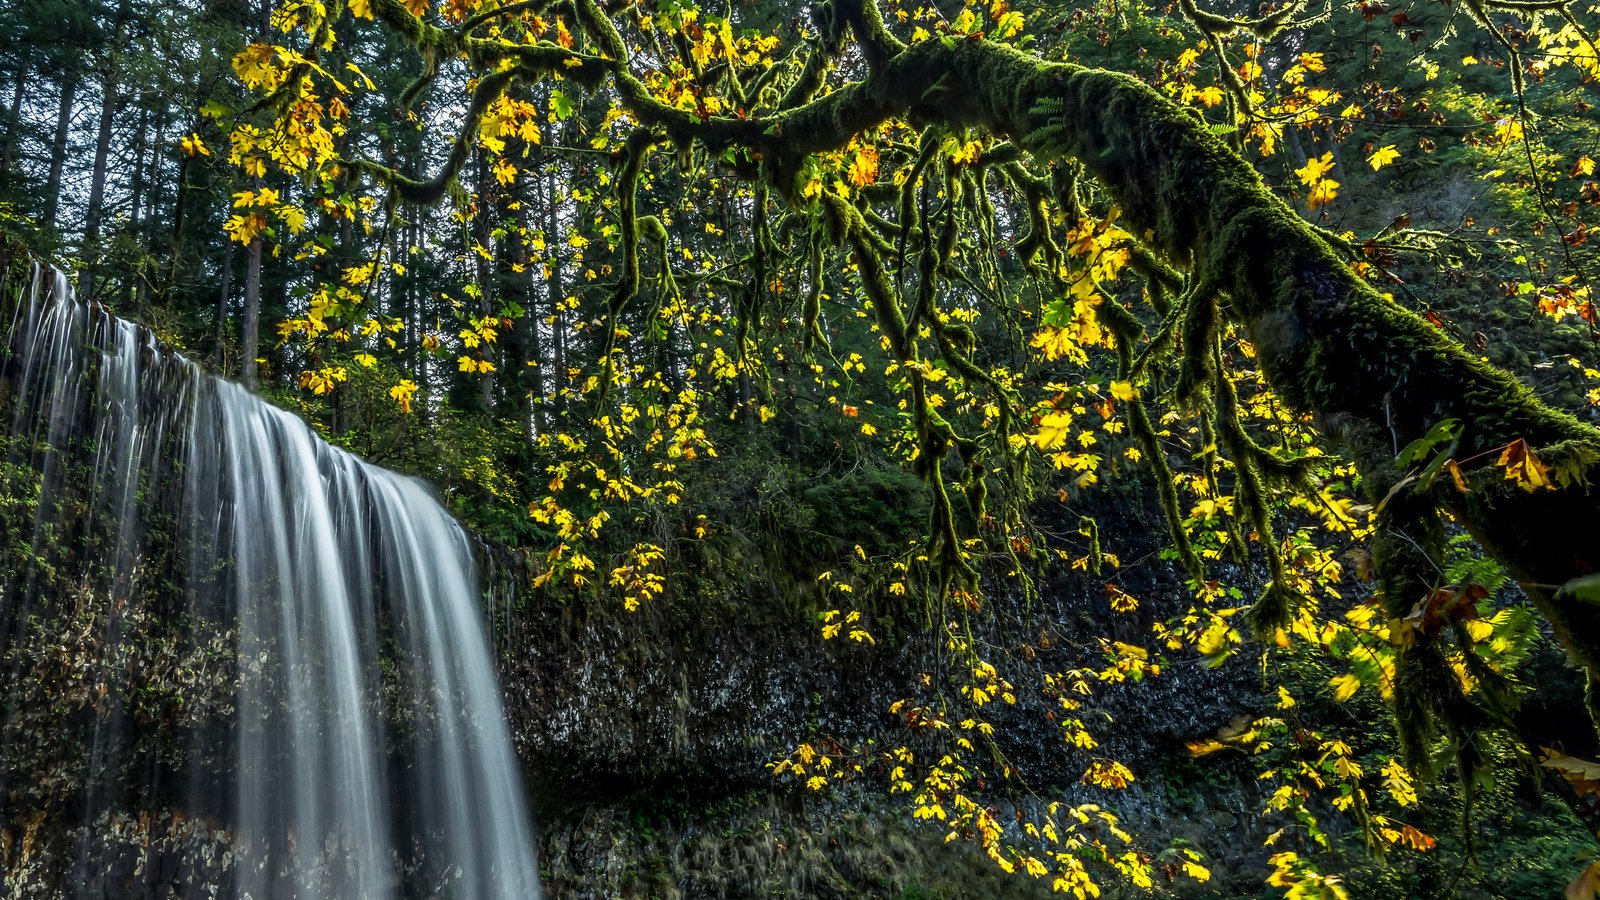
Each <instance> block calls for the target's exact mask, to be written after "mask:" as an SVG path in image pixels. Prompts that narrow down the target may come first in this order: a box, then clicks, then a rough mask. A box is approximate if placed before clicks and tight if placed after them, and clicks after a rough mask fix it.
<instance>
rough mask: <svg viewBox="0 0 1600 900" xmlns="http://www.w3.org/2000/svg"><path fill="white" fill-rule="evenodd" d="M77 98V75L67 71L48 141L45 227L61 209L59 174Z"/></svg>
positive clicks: (61, 169)
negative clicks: (48, 166) (54, 123)
mask: <svg viewBox="0 0 1600 900" xmlns="http://www.w3.org/2000/svg"><path fill="white" fill-rule="evenodd" d="M77 99H78V76H77V75H76V74H75V73H72V72H68V73H67V75H66V80H64V81H62V82H61V100H60V103H59V105H58V106H57V107H56V133H55V139H54V140H52V141H51V143H50V177H49V179H48V180H47V181H46V182H45V186H44V215H43V216H42V217H41V221H42V222H43V224H44V226H45V227H46V228H54V227H55V224H56V214H57V213H59V212H60V211H61V174H62V172H63V171H64V170H65V169H66V165H67V138H68V137H69V136H70V135H71V134H72V105H73V103H74V102H76V100H77Z"/></svg>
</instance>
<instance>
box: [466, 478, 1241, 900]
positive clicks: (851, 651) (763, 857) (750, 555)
mask: <svg viewBox="0 0 1600 900" xmlns="http://www.w3.org/2000/svg"><path fill="white" fill-rule="evenodd" d="M1103 502H1104V503H1105V504H1106V507H1107V508H1106V510H1105V512H1106V513H1107V515H1106V516H1104V517H1102V518H1101V519H1100V521H1101V522H1102V523H1103V524H1102V526H1101V527H1102V530H1103V531H1105V532H1107V534H1106V535H1105V538H1104V539H1105V540H1106V541H1107V542H1108V543H1107V546H1108V547H1109V546H1113V544H1111V543H1110V542H1112V541H1116V542H1117V543H1116V544H1115V545H1114V546H1116V548H1117V550H1118V552H1120V553H1123V554H1124V558H1128V559H1138V558H1146V557H1148V558H1150V559H1152V560H1153V559H1154V556H1153V552H1154V551H1155V550H1157V549H1158V545H1157V544H1156V543H1155V541H1156V540H1157V538H1153V537H1152V536H1153V535H1160V534H1161V533H1162V527H1161V525H1160V522H1159V520H1158V519H1157V518H1156V516H1157V515H1158V513H1157V512H1156V511H1155V510H1154V509H1152V508H1151V507H1150V505H1149V504H1148V503H1146V502H1144V501H1143V500H1142V499H1141V498H1139V497H1137V496H1135V497H1132V498H1121V499H1118V498H1112V497H1109V496H1108V497H1106V498H1105V499H1104V501H1103ZM1119 508H1120V510H1121V512H1120V514H1119V521H1118V524H1116V525H1115V526H1111V525H1108V524H1104V523H1107V522H1109V521H1111V520H1112V518H1113V516H1111V515H1110V513H1111V512H1112V510H1114V509H1119ZM723 551H726V552H723ZM709 554H710V555H709V556H706V557H704V558H702V559H700V560H697V561H695V562H694V563H693V565H694V566H695V567H694V568H692V569H690V570H689V573H688V574H685V575H682V576H680V577H678V578H677V579H676V581H675V583H674V585H673V586H672V588H671V589H669V592H668V595H667V596H665V597H663V598H661V599H660V600H658V601H652V602H651V603H648V604H646V605H645V606H643V607H642V608H640V609H639V610H638V611H636V612H632V613H629V612H626V611H624V610H623V609H622V607H621V605H620V604H619V603H616V602H615V601H611V600H607V599H595V598H574V599H570V600H568V601H567V602H565V603H556V602H553V601H551V600H549V599H547V598H535V597H532V596H529V597H527V598H524V600H523V601H522V603H521V604H520V605H513V608H512V609H510V610H509V611H503V612H502V613H501V615H500V621H501V625H500V627H499V629H498V631H497V636H496V640H497V644H498V647H499V649H500V651H501V653H502V661H501V666H502V669H501V671H502V684H503V689H504V692H505V696H506V702H507V710H508V715H509V717H510V719H511V723H512V733H513V737H514V740H515V742H516V744H517V747H518V750H519V752H520V753H521V754H522V757H523V759H524V761H525V764H526V766H527V770H526V771H527V777H528V781H529V784H530V786H531V789H532V792H533V796H534V804H535V809H536V818H537V819H538V823H539V829H540V834H541V844H542V846H541V857H540V861H541V868H542V870H543V872H544V874H545V878H546V883H547V886H549V887H550V889H551V891H552V893H553V894H555V895H558V896H582V897H602V896H614V895H618V894H623V895H637V896H716V897H722V896H729V897H743V896H751V897H754V896H766V895H770V894H773V893H777V894H786V895H792V896H801V895H816V896H840V897H844V896H892V897H899V896H902V895H905V896H920V895H919V894H918V893H917V892H918V891H919V890H920V891H927V892H929V894H928V895H929V896H1034V895H1040V894H1047V893H1049V885H1048V884H1047V883H1036V882H1032V881H1031V880H1028V879H1016V878H1010V879H1004V878H1001V877H999V873H998V872H997V871H996V870H994V869H993V866H992V864H990V863H989V862H988V861H987V860H984V859H982V858H981V856H980V855H979V854H977V853H976V852H975V851H974V849H973V848H972V847H971V846H969V845H968V844H966V843H965V842H959V841H958V842H954V843H952V844H949V845H945V844H944V843H943V838H944V833H945V832H944V830H943V829H939V828H936V827H929V826H924V825H923V824H922V823H915V822H913V820H912V819H911V817H910V815H909V808H908V807H906V805H905V801H904V799H903V797H902V798H898V799H892V798H890V797H888V796H887V795H886V794H885V793H884V788H885V786H886V782H885V781H884V780H883V777H882V774H881V773H870V772H869V773H868V774H867V775H865V776H863V777H861V778H860V779H859V780H858V781H857V782H856V783H855V784H854V785H852V787H851V788H850V789H849V790H847V791H845V792H843V793H842V794H836V793H831V792H830V793H829V794H828V795H826V796H824V795H820V794H815V793H811V792H808V791H805V790H804V789H799V790H795V789H792V787H785V786H782V785H779V783H778V782H777V781H776V780H775V779H774V778H773V777H772V775H771V774H770V772H769V771H768V769H767V764H768V763H769V762H771V761H773V760H776V759H778V758H781V757H783V756H784V755H786V754H787V753H788V752H789V751H790V750H791V749H793V748H794V747H795V746H796V745H798V744H799V743H800V742H802V741H817V740H819V739H833V740H837V741H838V742H839V743H841V744H844V745H860V744H863V743H865V742H866V741H868V740H876V741H877V742H878V744H879V745H883V744H885V743H886V742H889V743H893V742H896V741H899V740H904V739H905V735H904V731H903V730H902V728H901V726H900V725H899V724H898V720H897V719H896V717H894V716H891V715H889V714H888V709H889V707H890V705H891V704H892V703H893V702H894V701H895V700H896V699H899V698H903V697H910V696H913V695H915V694H916V691H917V685H918V682H919V680H920V676H921V674H922V673H924V672H930V671H934V668H933V667H935V666H937V665H938V655H937V653H936V652H935V647H934V646H933V644H932V642H931V641H930V640H929V637H928V633H927V630H926V629H924V628H922V627H921V626H920V624H919V623H918V622H917V619H918V618H919V615H920V614H919V613H918V612H917V611H915V610H912V609H907V608H904V607H903V606H902V607H899V608H896V607H895V606H894V605H892V604H891V603H889V602H888V601H891V600H894V598H883V599H882V600H879V601H877V602H876V603H875V604H874V607H873V609H872V610H871V612H872V616H873V620H874V622H875V623H877V628H878V629H879V630H880V632H881V633H879V634H878V639H879V644H878V645H877V646H876V647H864V646H861V645H856V644H849V643H847V642H844V641H824V640H822V638H821V636H820V634H819V624H818V621H817V613H818V611H819V608H820V607H819V603H820V601H819V599H818V597H819V594H818V592H817V590H816V588H815V586H814V584H812V583H811V581H812V579H813V578H814V577H815V576H814V574H813V573H795V572H792V571H790V570H791V569H792V568H793V566H794V563H793V558H794V554H792V553H786V552H785V548H784V547H783V546H781V545H773V546H769V547H757V548H751V547H748V546H743V547H741V546H737V545H735V546H728V547H720V546H717V545H715V544H713V545H712V547H711V548H710V549H709ZM507 572H508V574H509V569H508V570H507ZM1123 583H1124V586H1125V587H1127V589H1128V590H1130V591H1131V592H1134V593H1136V594H1137V595H1138V596H1140V597H1142V598H1147V599H1146V602H1145V603H1143V604H1142V605H1141V608H1140V610H1139V612H1138V613H1137V614H1134V615H1127V614H1119V613H1114V612H1112V611H1111V609H1110V608H1109V605H1108V602H1107V599H1106V595H1105V591H1104V589H1103V588H1102V586H1101V582H1100V580H1099V579H1096V578H1092V577H1089V576H1088V575H1086V574H1084V573H1075V572H1071V571H1068V570H1067V569H1066V567H1065V566H1061V567H1059V570H1058V571H1053V572H1052V573H1050V575H1049V577H1047V578H1046V579H1045V580H1043V581H1042V583H1041V585H1040V595H1039V597H1038V598H1036V599H1035V600H1034V602H1033V603H1032V604H1028V603H1026V602H1024V601H1023V600H1022V599H1021V598H1020V597H1019V596H1016V595H1015V594H1008V593H1006V592H1005V591H1003V590H997V591H996V592H995V593H996V594H997V595H998V596H999V597H1000V598H1001V599H1000V600H999V601H997V606H996V608H994V609H993V610H992V611H991V613H992V614H986V615H985V616H983V617H980V620H981V621H982V622H983V623H984V624H982V625H981V626H980V628H981V630H980V631H979V637H980V639H982V640H987V641H990V642H992V643H995V644H997V645H999V646H1005V647H1009V648H1018V647H1020V646H1022V645H1024V644H1027V645H1029V646H1030V647H1031V648H1032V651H1033V653H1034V663H1035V664H1036V665H1038V666H1039V667H1040V668H1041V670H1042V671H1064V670H1066V669H1070V668H1075V667H1079V666H1097V667H1098V666H1101V665H1103V664H1104V658H1103V654H1102V652H1101V649H1100V647H1099V645H1098V643H1097V641H1096V640H1095V637H1096V636H1101V635H1103V636H1106V637H1109V638H1112V639H1120V640H1126V641H1128V642H1130V643H1132V642H1138V643H1141V644H1149V634H1150V623H1151V621H1153V620H1154V619H1156V618H1162V617H1165V616H1167V615H1171V614H1173V613H1174V612H1177V611H1179V610H1178V609H1176V608H1175V607H1176V606H1177V604H1178V602H1179V600H1178V597H1177V592H1176V590H1175V589H1174V587H1175V586H1176V585H1178V584H1179V583H1180V582H1179V580H1178V579H1177V577H1176V576H1175V574H1174V573H1173V572H1172V571H1171V570H1170V569H1168V568H1167V566H1166V564H1165V563H1162V562H1159V561H1155V562H1148V563H1145V564H1142V565H1140V566H1138V567H1130V568H1129V570H1128V571H1126V572H1125V573H1124V578H1123ZM1258 693H1259V683H1258V682H1257V681H1256V676H1253V675H1252V673H1251V672H1250V671H1249V667H1248V665H1247V664H1246V665H1231V666H1225V667H1223V668H1221V669H1211V668H1206V667H1204V666H1203V665H1201V664H1200V663H1199V662H1198V661H1194V660H1191V661H1186V662H1179V663H1177V664H1176V665H1173V666H1172V667H1170V668H1169V669H1167V670H1166V671H1165V672H1164V673H1163V674H1162V675H1160V676H1159V677H1156V678H1153V679H1148V680H1145V681H1144V682H1142V683H1139V684H1131V683H1130V684H1125V685H1109V686H1105V687H1103V688H1102V689H1100V690H1099V691H1098V692H1097V694H1096V695H1095V696H1094V697H1093V698H1091V699H1089V700H1088V702H1087V705H1086V708H1085V710H1083V716H1082V717H1083V719H1084V720H1085V721H1086V722H1088V723H1089V724H1090V728H1091V729H1092V730H1093V732H1094V736H1095V738H1096V739H1097V740H1098V741H1099V742H1100V747H1099V748H1097V749H1096V750H1095V754H1096V755H1100V756H1108V757H1111V758H1115V759H1118V760H1121V761H1123V762H1126V763H1128V764H1129V765H1130V766H1131V767H1132V768H1133V770H1134V771H1135V774H1136V776H1137V777H1138V780H1137V781H1136V782H1135V783H1134V785H1133V786H1132V787H1130V788H1128V789H1126V790H1121V791H1105V790H1100V789H1096V788H1091V787H1085V786H1082V785H1081V784H1080V783H1079V781H1080V778H1081V776H1082V775H1083V772H1084V769H1085V768H1086V766H1087V765H1088V762H1089V760H1090V759H1091V757H1090V755H1089V754H1088V753H1086V752H1083V751H1075V750H1073V749H1072V748H1070V747H1068V746H1067V745H1066V744H1065V742H1064V741H1063V738H1062V735H1061V732H1060V729H1059V727H1058V726H1057V725H1056V724H1054V722H1053V721H1052V720H1051V719H1050V718H1049V716H1048V713H1049V710H1050V707H1051V703H1052V701H1049V700H1048V699H1047V698H1045V697H1043V696H1039V695H1027V694H1023V695H1021V696H1019V697H1018V703H1017V704H1016V705H1015V706H1013V707H1002V706H1000V705H997V706H996V707H991V708H992V709H994V712H993V714H992V721H993V723H994V725H995V727H996V736H997V738H998V739H999V742H1000V746H1001V748H1002V750H1003V752H1004V753H1005V754H1006V756H1007V758H1008V759H1010V760H1011V761H1012V763H1013V764H1014V765H1016V767H1017V768H1018V770H1019V771H1020V772H1022V773H1023V775H1024V777H1025V778H1026V779H1027V783H1028V784H1029V786H1030V787H1031V788H1032V789H1033V790H1034V791H1035V792H1037V794H1038V795H1039V796H1040V797H1043V798H1047V799H1059V800H1064V801H1070V802H1073V803H1081V802H1096V803H1100V804H1103V805H1104V806H1105V807H1106V808H1107V809H1110V810H1113V811H1115V812H1117V813H1118V814H1119V815H1121V816H1123V817H1124V818H1125V820H1126V821H1127V822H1128V823H1130V825H1131V827H1132V828H1133V830H1135V831H1140V830H1146V831H1148V832H1149V833H1150V838H1151V840H1150V844H1151V845H1158V846H1161V847H1164V846H1167V845H1169V844H1170V843H1171V842H1172V841H1173V840H1174V839H1178V840H1186V841H1188V842H1189V843H1190V845H1192V846H1196V847H1198V848H1201V849H1202V850H1204V851H1207V852H1208V853H1210V852H1212V851H1216V852H1220V851H1223V850H1225V849H1226V851H1227V852H1228V853H1229V854H1230V855H1232V856H1234V857H1239V856H1240V852H1239V849H1238V846H1237V842H1238V840H1239V838H1240V836H1241V832H1250V831H1255V830H1258V825H1257V822H1256V813H1257V812H1258V811H1259V809H1260V807H1261V802H1260V797H1259V793H1258V789H1257V788H1256V787H1255V786H1254V785H1252V784H1250V783H1249V776H1248V775H1247V774H1245V773H1243V772H1242V771H1241V772H1232V773H1231V774H1226V775H1220V776H1219V775H1218V773H1217V772H1212V773H1211V774H1210V776H1209V777H1211V778H1212V779H1213V780H1217V779H1219V778H1220V779H1221V780H1222V781H1224V782H1227V783H1226V784H1223V785H1214V786H1213V787H1211V788H1208V791H1210V792H1211V793H1212V794H1214V795H1213V796H1210V797H1208V798H1206V800H1205V803H1204V805H1203V807H1202V805H1201V804H1200V803H1199V799H1200V798H1199V792H1198V791H1195V790H1192V789H1188V790H1186V789H1185V788H1184V787H1183V785H1182V780H1183V778H1184V777H1186V776H1192V775H1195V774H1196V771H1190V772H1188V773H1185V772H1183V771H1182V770H1183V768H1184V766H1185V763H1184V761H1185V760H1186V759H1187V756H1188V754H1187V751H1186V750H1185V748H1184V746H1183V742H1184V741H1186V740H1194V739H1196V738H1199V737H1203V736H1206V735H1209V734H1212V733H1213V732H1215V731H1216V730H1217V729H1218V728H1220V727H1222V726H1223V725H1225V724H1226V723H1228V722H1229V721H1230V720H1233V719H1234V718H1236V717H1238V716H1239V715H1241V714H1243V713H1246V712H1257V710H1255V709H1253V708H1252V704H1253V703H1254V701H1255V699H1256V697H1257V696H1258ZM1229 769H1230V767H1229V766H1227V765H1226V764H1224V766H1223V767H1222V770H1221V771H1223V772H1228V771H1229ZM1228 779H1236V780H1234V781H1228ZM1219 787H1220V789H1218V788H1219ZM997 802H1003V801H997ZM1256 843H1259V841H1257V842H1256ZM1253 855H1255V856H1262V854H1253ZM1263 858H1264V857H1263ZM1254 861H1255V862H1256V863H1257V865H1258V866H1259V864H1260V862H1261V860H1260V859H1256V860H1254ZM1239 862H1240V863H1241V868H1242V869H1243V867H1244V865H1246V864H1247V862H1248V861H1246V860H1243V859H1240V860H1239ZM1244 871H1245V872H1246V873H1247V874H1245V876H1244V877H1246V878H1247V879H1248V884H1249V887H1250V888H1252V889H1253V888H1254V887H1255V886H1256V885H1258V884H1259V879H1260V877H1261V876H1260V874H1259V872H1260V869H1259V868H1257V869H1255V870H1248V869H1244ZM1222 874H1223V875H1226V872H1223V873H1222ZM1216 887H1217V885H1216V884H1215V883H1214V884H1212V885H1211V886H1210V888H1209V889H1215V888H1216ZM1241 887H1243V885H1241Z"/></svg>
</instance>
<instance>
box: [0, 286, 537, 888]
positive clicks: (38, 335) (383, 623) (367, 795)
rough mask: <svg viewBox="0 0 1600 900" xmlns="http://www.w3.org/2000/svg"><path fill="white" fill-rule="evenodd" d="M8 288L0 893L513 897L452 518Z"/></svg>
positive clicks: (92, 316)
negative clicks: (1, 877)
mask: <svg viewBox="0 0 1600 900" xmlns="http://www.w3.org/2000/svg"><path fill="white" fill-rule="evenodd" d="M8 272H9V275H8V277H9V279H10V281H11V283H9V284H6V285H3V286H0V297H5V298H8V299H7V300H6V302H5V304H0V313H3V315H4V318H3V319H0V321H4V322H5V323H6V324H7V326H8V328H9V332H8V338H9V340H8V342H7V348H6V349H5V350H4V351H3V352H4V353H5V355H4V357H3V359H0V364H3V367H0V410H3V411H4V412H5V413H6V414H7V415H8V416H9V420H8V421H7V422H6V423H5V424H7V425H9V430H8V433H7V435H6V438H5V441H6V443H5V445H4V450H5V453H4V468H3V470H0V482H3V485H4V491H3V493H0V539H3V540H4V545H3V552H4V554H5V556H4V559H3V562H0V713H3V721H0V876H3V879H0V895H4V896H6V897H14V898H32V897H39V898H45V897H50V898H54V897H63V896H69V897H95V898H123V897H129V898H131V897H139V898H145V897H151V898H156V897H183V898H188V897H238V898H245V897H248V898H253V900H268V898H308V900H309V898H328V900H335V898H336V900H358V898H411V897H416V898H423V897H439V898H468V900H470V898H485V900H490V898H494V900H498V898H518V900H522V898H529V897H536V896H537V895H538V893H539V886H538V875H537V868H536V866H535V862H534V859H533V837H532V833H531V832H532V829H531V825H530V822H529V819H528V814H527V811H526V806H525V798H524V794H523V787H522V783H521V775H520V773H519V771H518V765H517V760H516V758H515V755H514V753H513V751H512V747H511V742H510V739H509V735H508V732H507V728H506V724H505V720H504V713H503V709H502V705H501V700H500V696H499V692H498V688H497V685H496V683H495V678H494V666H493V660H492V658H491V655H490V650H489V646H488V643H487V641H486V639H485V636H484V623H483V617H482V614H481V611H480V609H479V600H480V597H479V591H478V586H477V574H476V571H475V567H474V563H473V553H472V545H471V543H470V542H469V540H468V538H467V536H466V535H465V534H464V533H463V531H462V529H461V528H460V527H459V526H458V525H457V523H456V522H455V521H454V520H453V519H451V518H450V516H449V515H448V514H447V513H446V512H445V511H444V509H443V508H441V506H440V505H439V503H438V502H437V501H435V500H434V499H433V497H431V496H430V495H429V493H428V491H427V490H426V489H425V488H424V487H423V486H422V485H421V484H420V483H418V482H417V481H414V480H412V479H409V478H405V477H402V476H399V475H396V474H394V473H392V472H388V471H385V470H383V469H379V468H376V467H374V466H370V465H367V464H365V463H363V462H362V461H361V460H359V459H357V458H355V457H354V456H352V455H350V454H348V453H345V452H343V451H341V450H338V449H335V448H333V447H331V446H329V445H328V444H326V443H324V442H323V441H322V440H320V439H319V438H318V437H317V436H316V435H315V434H313V433H312V431H311V430H310V429H309V428H308V427H307V426H306V425H305V424H304V423H303V422H302V421H300V420H299V419H298V418H295V417H294V416H292V415H290V414H288V413H285V412H283V411H281V410H278V409H276V408H274V407H272V406H270V405H268V404H265V403H263V402H261V401H260V400H257V399H256V398H255V397H253V396H252V395H250V394H249V393H248V392H246V391H245V390H244V389H243V388H241V387H239V386H238V385H235V384H232V383H230V382H227V381H223V380H221V379H217V378H213V377H209V376H206V375H204V374H203V373H201V372H200V371H199V370H198V368H197V367H196V366H195V365H194V364H193V363H191V362H189V361H188V360H186V359H184V358H182V357H181V356H179V355H177V354H175V353H172V352H170V351H167V350H164V349H163V348H161V347H159V346H158V345H157V344H156V343H155V341H154V340H153V339H152V338H150V337H149V336H148V335H147V334H146V333H145V332H143V331H141V330H140V329H138V328H136V327H135V326H134V325H132V324H130V323H128V322H125V321H122V320H119V319H116V318H114V317H112V316H110V315H108V314H106V313H105V312H104V311H102V310H100V309H98V308H92V307H91V306H90V305H88V304H84V303H81V302H78V301H77V300H75V299H74V298H73V297H72V296H71V292H70V289H69V287H68V285H67V282H66V279H65V278H64V276H62V275H60V274H59V273H56V272H53V271H51V270H48V269H41V268H40V267H37V266H35V267H34V268H33V269H32V271H31V275H30V272H29V271H28V270H26V269H21V270H19V269H17V268H16V267H12V268H11V269H10V270H8Z"/></svg>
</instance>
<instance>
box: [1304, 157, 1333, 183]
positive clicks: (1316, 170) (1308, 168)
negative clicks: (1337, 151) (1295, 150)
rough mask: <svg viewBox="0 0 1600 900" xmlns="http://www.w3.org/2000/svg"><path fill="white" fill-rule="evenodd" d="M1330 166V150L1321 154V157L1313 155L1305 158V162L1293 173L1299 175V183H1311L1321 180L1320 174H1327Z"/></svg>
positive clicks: (1331, 164) (1331, 160) (1331, 166)
mask: <svg viewBox="0 0 1600 900" xmlns="http://www.w3.org/2000/svg"><path fill="white" fill-rule="evenodd" d="M1332 168H1333V153H1332V152H1331V151H1330V152H1328V153H1324V154H1322V156H1321V157H1315V156H1313V157H1311V158H1310V159H1308V160H1306V164H1305V165H1303V166H1301V167H1300V168H1298V169H1295V170H1294V174H1296V175H1298V176H1300V183H1301V184H1304V185H1313V184H1316V183H1317V182H1319V181H1321V180H1322V176H1324V175H1326V174H1328V171H1329V170H1330V169H1332Z"/></svg>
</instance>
